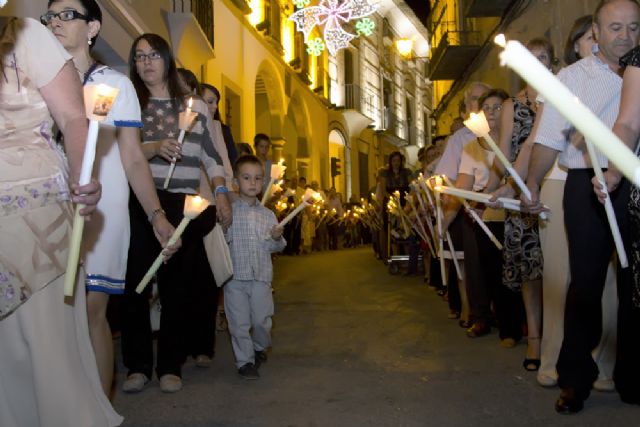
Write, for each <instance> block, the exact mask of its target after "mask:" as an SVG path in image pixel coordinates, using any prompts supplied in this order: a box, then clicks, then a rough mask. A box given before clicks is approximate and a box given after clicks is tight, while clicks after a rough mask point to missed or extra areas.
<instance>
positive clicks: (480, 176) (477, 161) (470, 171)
mask: <svg viewBox="0 0 640 427" xmlns="http://www.w3.org/2000/svg"><path fill="white" fill-rule="evenodd" d="M495 156H496V154H495V153H494V152H493V151H492V150H485V149H484V148H482V146H481V145H480V143H479V142H478V141H477V140H476V141H473V142H471V143H468V144H467V145H465V146H464V148H463V149H462V155H461V156H460V168H459V169H458V173H459V174H465V175H470V176H472V177H473V191H482V190H484V188H485V187H486V186H487V183H488V182H489V171H490V169H491V167H492V165H493V160H494V158H495ZM482 219H483V220H484V221H504V210H502V209H491V208H487V209H485V210H484V212H483V213H482Z"/></svg>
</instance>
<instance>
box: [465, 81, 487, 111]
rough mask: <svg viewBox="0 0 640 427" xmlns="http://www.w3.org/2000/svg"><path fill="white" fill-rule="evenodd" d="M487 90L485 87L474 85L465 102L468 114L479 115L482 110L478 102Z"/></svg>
mask: <svg viewBox="0 0 640 427" xmlns="http://www.w3.org/2000/svg"><path fill="white" fill-rule="evenodd" d="M486 91H487V89H486V88H485V87H484V86H480V85H473V86H472V87H471V89H470V90H469V93H468V94H467V98H466V99H465V100H464V104H465V107H466V109H467V113H477V112H478V111H479V110H480V105H479V104H478V100H479V99H480V98H481V97H482V95H484V94H485V92H486Z"/></svg>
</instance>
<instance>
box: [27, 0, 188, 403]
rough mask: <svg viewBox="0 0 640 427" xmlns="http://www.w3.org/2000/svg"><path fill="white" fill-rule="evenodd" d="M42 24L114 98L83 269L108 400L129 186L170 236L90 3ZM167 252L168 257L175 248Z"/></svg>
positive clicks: (66, 5) (62, 7)
mask: <svg viewBox="0 0 640 427" xmlns="http://www.w3.org/2000/svg"><path fill="white" fill-rule="evenodd" d="M40 21H41V22H42V23H43V24H45V25H46V26H47V28H49V30H51V32H52V33H53V34H54V36H56V38H57V39H58V40H59V41H60V42H61V43H62V45H63V46H64V48H65V49H66V50H67V52H69V53H70V54H71V55H72V56H73V63H74V65H75V68H76V70H77V72H78V73H79V75H80V79H81V81H83V83H84V84H85V85H98V84H107V85H109V86H111V87H115V88H118V89H119V93H118V96H117V98H116V100H115V102H114V104H113V107H112V108H111V111H110V112H109V115H108V116H107V118H106V120H105V121H104V122H102V124H101V126H100V134H99V140H98V144H97V151H96V162H95V166H94V173H95V175H96V176H97V177H98V179H99V180H100V182H101V183H102V185H103V197H102V200H100V203H99V204H98V210H97V212H96V215H95V216H94V218H93V220H92V221H90V222H88V223H87V224H86V226H85V232H84V242H85V254H84V258H85V269H86V271H87V280H86V289H87V311H88V316H89V331H90V334H91V342H92V344H93V349H94V352H95V355H96V361H97V364H98V371H99V372H100V380H101V382H102V387H103V389H104V391H105V393H106V394H107V396H108V395H109V393H110V391H111V385H112V381H113V365H114V358H113V344H112V337H111V330H110V328H109V323H108V322H107V317H106V312H107V303H108V301H109V295H116V294H122V293H124V279H125V272H126V266H127V254H128V248H129V233H130V231H129V209H128V203H129V188H128V186H129V185H131V188H132V189H133V191H134V193H135V194H136V197H137V198H138V200H140V202H141V203H142V206H143V208H144V211H145V213H146V214H147V216H148V218H149V221H150V222H151V224H152V226H153V230H154V233H155V236H156V238H157V239H158V241H159V242H160V244H161V245H162V246H164V245H165V243H166V242H167V241H168V239H169V238H170V237H171V234H172V233H173V230H174V228H173V226H172V225H171V224H170V223H169V221H167V218H166V217H165V216H164V215H163V213H162V212H163V211H162V209H161V206H160V201H159V200H158V196H157V194H156V189H155V185H154V184H153V179H152V177H151V171H150V169H149V164H148V162H147V160H146V158H145V157H144V155H143V153H142V150H141V148H140V128H141V127H142V121H141V120H140V106H139V104H138V98H137V96H136V93H135V90H134V88H133V85H132V84H131V81H130V80H129V79H128V78H127V77H126V76H125V75H123V74H122V73H119V72H117V71H115V70H113V69H111V68H109V67H107V66H105V65H102V64H99V63H98V62H96V61H95V60H94V59H93V58H92V57H91V47H92V46H93V45H94V43H95V41H96V38H97V36H98V33H99V32H100V27H101V22H102V12H101V10H100V7H99V6H98V3H97V2H96V1H95V0H50V1H49V2H48V11H47V13H45V14H44V15H42V16H41V17H40ZM175 249H176V247H173V248H172V249H171V250H169V251H168V253H167V255H169V252H171V251H175Z"/></svg>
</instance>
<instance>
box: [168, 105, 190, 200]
mask: <svg viewBox="0 0 640 427" xmlns="http://www.w3.org/2000/svg"><path fill="white" fill-rule="evenodd" d="M192 105H193V98H189V104H188V105H187V109H186V111H183V112H180V113H179V114H178V127H179V128H180V134H179V135H178V144H179V145H182V141H184V135H185V132H186V131H187V130H189V128H191V124H192V123H193V120H194V119H195V118H196V117H197V116H198V113H194V112H192V111H191V106H192ZM177 160H178V159H177V158H176V156H174V157H173V158H172V159H171V166H169V172H168V173H167V177H166V178H165V180H164V186H163V188H164V189H165V190H166V189H167V188H168V187H169V181H171V177H172V176H173V171H174V170H175V168H176V161H177Z"/></svg>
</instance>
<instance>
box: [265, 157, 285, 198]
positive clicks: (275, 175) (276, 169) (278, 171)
mask: <svg viewBox="0 0 640 427" xmlns="http://www.w3.org/2000/svg"><path fill="white" fill-rule="evenodd" d="M283 163H284V159H280V161H279V162H278V164H277V165H271V170H270V171H269V184H268V185H267V188H266V189H265V190H264V194H263V195H262V200H260V204H261V205H262V206H264V204H265V203H267V200H268V199H269V196H270V195H271V189H272V188H273V185H274V184H275V183H276V181H278V180H279V179H280V178H281V177H282V174H283V173H284V171H285V170H286V169H287V167H286V166H284V165H283Z"/></svg>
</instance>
